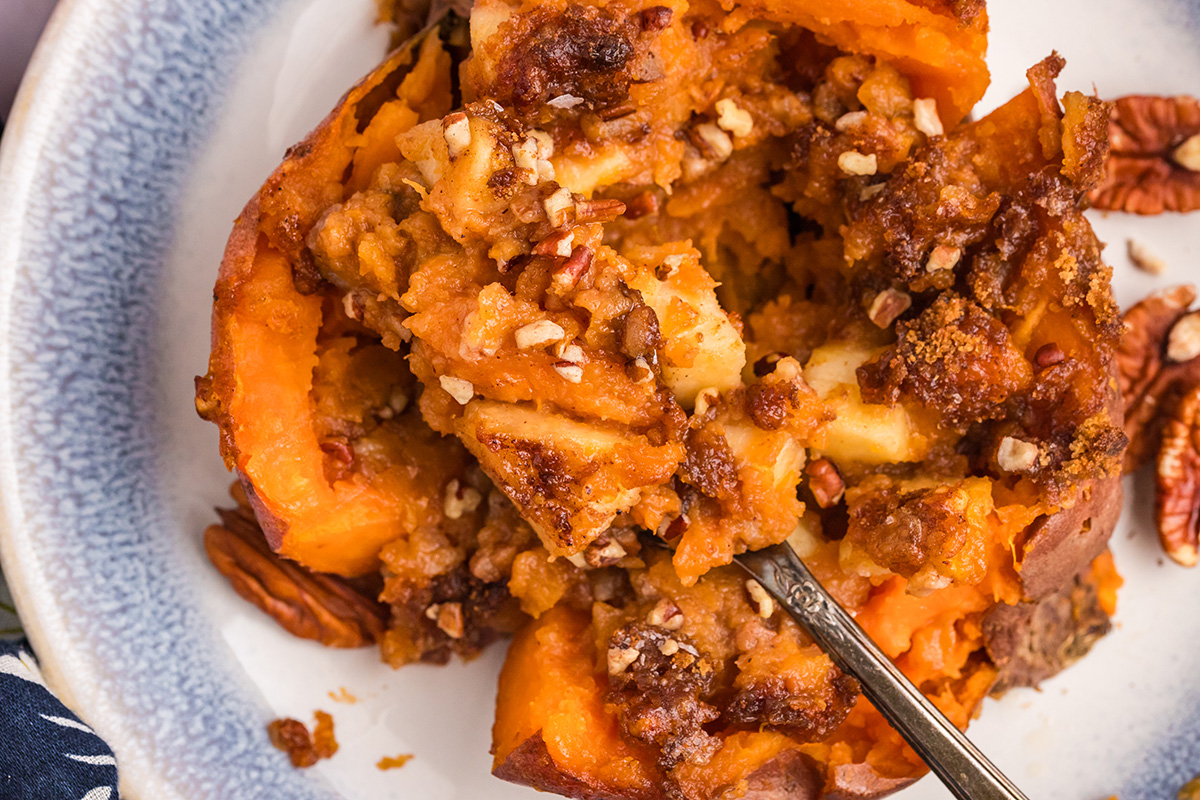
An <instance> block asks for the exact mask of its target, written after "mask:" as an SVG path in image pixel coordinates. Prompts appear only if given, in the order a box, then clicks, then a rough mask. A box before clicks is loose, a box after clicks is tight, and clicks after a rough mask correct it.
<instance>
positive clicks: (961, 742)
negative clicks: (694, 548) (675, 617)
mask: <svg viewBox="0 0 1200 800" xmlns="http://www.w3.org/2000/svg"><path fill="white" fill-rule="evenodd" d="M736 560H737V562H738V564H739V565H740V566H741V567H742V569H744V570H745V571H746V572H748V573H750V574H751V575H752V576H753V577H754V578H755V580H757V581H758V582H759V583H761V584H762V586H763V588H764V589H766V590H767V592H769V593H770V594H771V595H772V596H773V597H774V598H775V599H776V600H777V601H779V602H780V603H782V604H783V606H784V608H786V609H787V610H788V612H789V613H790V614H791V615H792V618H793V619H795V620H796V622H798V623H799V624H800V625H801V627H803V628H804V629H805V630H807V631H808V632H809V634H810V635H811V636H812V637H813V639H815V640H816V642H817V644H818V645H820V646H821V648H822V649H824V650H825V652H827V653H828V654H829V657H830V658H832V659H833V662H834V663H835V664H837V665H838V667H840V668H841V669H842V671H843V672H846V673H847V674H849V675H853V676H854V677H855V678H857V679H858V681H859V683H860V684H862V689H863V694H865V695H866V696H867V699H869V700H870V701H871V702H872V703H873V704H874V705H875V707H876V708H878V709H879V711H880V713H882V714H883V716H884V717H886V718H887V721H888V722H890V723H891V724H892V727H894V728H895V729H896V730H897V731H899V732H900V735H902V736H903V737H904V739H905V741H907V742H908V743H909V745H910V746H911V747H912V748H913V750H915V751H916V752H917V755H919V756H920V757H921V758H922V759H923V760H924V761H925V763H926V764H928V765H929V768H930V769H931V770H932V771H933V772H934V773H935V774H936V775H937V776H938V777H939V778H941V780H942V783H944V784H945V785H946V787H947V788H948V789H949V790H950V791H951V792H952V793H953V794H954V796H955V797H957V798H960V800H1027V798H1026V797H1025V795H1024V794H1022V793H1021V790H1020V789H1018V788H1017V787H1016V786H1014V785H1013V783H1012V782H1011V781H1010V780H1009V779H1008V778H1006V777H1005V776H1004V774H1003V773H1002V772H1000V770H998V769H996V767H995V766H994V765H993V764H992V762H990V761H988V760H987V758H986V757H985V756H984V755H983V753H981V752H979V750H978V749H976V747H975V745H973V744H971V742H970V740H969V739H967V737H966V736H964V735H963V733H962V732H961V731H959V729H958V728H956V727H955V726H954V725H953V724H951V722H950V721H949V720H948V719H946V717H945V716H944V715H943V714H942V712H940V711H939V710H938V709H937V708H936V707H935V706H934V705H933V703H931V702H929V700H928V699H926V697H925V695H923V694H921V692H920V691H919V690H918V689H917V688H916V687H915V686H913V685H912V683H911V682H910V681H909V680H908V678H906V677H904V674H903V673H901V672H900V670H899V669H897V668H896V666H895V665H894V664H893V663H892V662H891V661H890V660H889V659H888V658H887V656H885V655H884V654H883V653H882V652H881V651H880V650H879V648H878V647H877V646H876V645H875V643H874V642H873V641H871V639H870V637H868V636H867V634H866V633H865V632H864V631H863V629H862V628H861V627H859V625H858V623H857V622H855V621H854V619H853V618H852V617H851V616H850V615H849V614H847V613H846V611H845V610H844V609H843V608H842V607H841V606H840V605H838V603H837V601H835V600H834V599H833V598H832V597H831V596H830V595H829V593H828V592H826V591H825V588H824V587H823V586H821V584H820V583H819V582H818V581H817V579H816V578H815V577H813V574H812V573H811V572H809V571H808V568H807V567H806V566H804V564H803V562H801V561H800V558H799V557H798V556H797V555H796V553H795V552H794V551H793V550H792V548H791V547H789V546H788V545H786V544H782V545H775V546H773V547H767V548H764V549H762V550H758V551H755V552H753V553H744V554H743V555H740V556H738V557H737V559H736Z"/></svg>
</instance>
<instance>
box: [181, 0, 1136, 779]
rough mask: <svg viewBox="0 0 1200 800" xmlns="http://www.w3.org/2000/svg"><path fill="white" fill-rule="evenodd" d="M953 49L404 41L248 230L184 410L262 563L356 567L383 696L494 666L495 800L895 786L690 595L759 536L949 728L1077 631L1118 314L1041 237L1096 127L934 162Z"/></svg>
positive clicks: (1074, 220)
mask: <svg viewBox="0 0 1200 800" xmlns="http://www.w3.org/2000/svg"><path fill="white" fill-rule="evenodd" d="M835 6H836V7H835ZM985 28H986V15H985V14H984V12H983V10H982V7H981V6H979V7H978V8H977V7H976V6H975V4H971V3H950V4H945V3H931V2H920V3H907V2H902V0H868V1H867V2H863V3H855V4H848V5H847V4H841V5H839V4H829V3H825V2H821V0H801V2H769V1H768V0H755V2H752V3H744V4H742V5H740V6H739V7H738V8H737V9H736V10H734V11H732V12H729V11H727V10H726V9H725V8H724V7H723V6H722V5H720V4H718V3H715V2H707V0H698V2H695V3H685V2H682V0H680V1H678V2H675V1H674V0H671V1H670V2H666V3H664V4H662V5H649V4H647V3H645V2H635V1H634V0H616V1H615V2H609V3H579V2H563V1H561V0H547V1H546V2H539V3H523V4H520V5H516V4H512V3H507V2H501V1H500V0H481V2H479V3H478V4H477V5H476V6H475V8H474V10H473V11H472V14H471V24H470V32H469V33H470V36H469V52H468V49H467V48H468V37H467V36H466V35H465V34H466V31H465V30H464V29H462V28H461V27H456V26H455V25H454V24H453V23H443V24H441V25H440V26H439V27H437V28H435V29H434V30H432V31H430V32H427V33H426V34H424V35H423V37H421V38H420V39H419V40H418V42H417V44H415V45H412V46H410V47H409V48H407V49H405V50H402V51H400V52H399V53H398V54H396V55H394V56H392V57H391V58H390V59H389V60H388V62H386V63H385V64H384V65H383V66H382V67H381V68H380V69H379V70H378V71H376V72H375V73H373V74H372V75H371V76H370V77H368V78H367V79H366V81H364V83H363V84H361V85H360V86H358V87H356V88H355V89H354V90H352V91H351V92H350V94H348V95H347V97H346V99H345V100H344V101H343V103H342V104H341V105H340V106H339V108H338V110H336V111H335V112H334V114H333V115H332V116H331V117H330V118H328V119H327V120H326V121H325V123H323V124H322V126H321V127H320V128H319V129H318V130H317V131H316V132H314V134H313V135H312V136H310V137H309V139H308V140H306V141H305V142H304V143H302V144H301V145H299V146H298V147H297V148H296V149H294V150H293V152H292V153H291V154H289V158H288V160H287V161H286V162H285V163H284V164H283V165H282V166H281V167H280V169H279V170H278V171H277V172H276V174H275V175H274V176H272V178H271V179H270V180H269V181H268V183H267V185H266V186H265V187H264V189H263V190H262V192H260V194H259V195H258V197H256V198H255V200H253V201H252V202H251V204H250V205H249V206H248V207H247V209H246V211H245V212H244V214H243V216H242V218H241V219H240V220H239V222H238V226H237V229H236V230H235V233H234V236H233V238H232V239H231V242H230V247H229V252H228V254H227V256H226V259H225V263H224V264H223V266H222V273H221V277H220V280H219V282H218V287H217V302H216V307H215V309H214V350H213V357H212V361H211V363H210V372H209V375H208V376H206V377H205V378H203V379H201V380H200V381H199V384H198V401H197V402H198V406H199V407H200V409H201V411H202V413H204V414H205V415H206V416H207V417H208V418H210V419H213V420H214V421H215V422H217V423H218V425H219V426H220V427H221V430H222V447H223V452H224V454H225V456H226V459H227V461H228V462H229V463H230V465H231V466H232V467H233V468H235V469H236V470H237V471H238V473H239V475H240V476H241V478H242V480H243V482H244V484H245V485H246V487H247V495H248V496H249V498H250V500H251V502H253V503H254V504H255V510H256V512H257V514H258V518H259V520H260V522H261V524H262V527H263V530H264V531H265V533H266V536H267V538H268V540H269V541H270V543H271V545H272V547H273V548H275V549H276V550H278V551H279V552H281V553H282V554H283V555H285V556H288V557H290V558H293V559H295V560H297V561H299V562H301V563H302V564H304V565H306V566H308V567H310V568H312V569H316V570H323V571H330V572H337V573H340V574H343V575H359V574H364V573H368V572H371V571H374V570H377V569H378V570H380V571H381V572H382V574H383V578H384V589H383V594H382V598H381V599H383V600H384V601H385V602H387V603H388V604H389V605H390V606H391V610H392V617H391V622H390V624H389V627H388V630H387V631H386V632H384V634H383V635H382V637H380V638H381V643H382V647H383V652H384V656H385V658H386V659H387V660H388V661H389V662H390V663H392V664H393V665H397V666H398V665H401V664H405V663H409V662H412V661H417V660H424V661H435V662H438V661H444V660H445V659H447V658H448V657H449V656H450V654H451V653H459V654H461V655H464V656H469V655H472V654H474V653H476V652H478V651H479V649H480V648H482V647H483V646H485V645H486V644H487V643H488V642H489V641H491V640H492V639H494V638H495V637H496V636H498V635H500V634H503V633H507V632H511V631H514V630H516V629H517V628H519V627H522V626H524V629H523V630H522V631H521V632H520V633H519V635H518V636H517V639H516V640H515V642H514V644H513V647H512V650H511V652H510V655H509V658H508V661H507V663H506V666H505V669H504V672H503V675H502V678H501V686H500V693H499V696H498V706H497V718H496V726H495V729H494V735H495V744H494V747H495V755H496V765H495V769H496V774H497V775H499V776H501V777H503V778H506V779H508V780H514V781H518V782H522V783H526V784H529V785H532V786H535V787H537V788H541V789H547V790H551V791H556V792H559V793H562V794H568V795H571V796H576V797H630V798H657V797H668V796H670V797H686V798H692V799H694V800H708V799H709V798H717V797H727V796H729V797H732V796H752V797H754V796H757V797H772V798H774V797H782V796H797V797H809V798H814V800H815V798H819V797H847V798H849V797H855V798H859V797H874V796H881V795H883V794H886V793H888V792H891V791H894V790H895V789H897V788H899V787H901V786H903V785H906V784H907V783H908V782H910V781H912V780H914V779H915V778H916V777H918V776H919V775H920V774H921V773H922V772H923V771H924V767H923V765H922V764H921V763H920V761H919V760H918V759H917V758H916V756H915V755H914V754H913V753H912V752H911V751H910V750H909V749H908V748H907V747H906V746H905V745H904V743H903V742H902V741H901V740H900V738H899V736H898V735H897V734H896V733H895V732H894V731H892V730H891V729H890V728H889V727H888V726H887V725H886V723H885V722H884V721H883V719H882V718H881V717H880V716H879V715H878V714H877V713H876V712H875V711H874V709H872V708H871V707H870V705H869V704H868V703H866V701H864V700H862V699H861V698H860V697H859V696H858V694H857V687H856V684H855V683H854V681H853V680H852V679H850V678H849V677H847V676H845V675H843V674H841V673H840V672H839V671H838V670H837V669H836V668H835V667H834V666H833V664H832V663H831V662H830V660H829V659H828V657H827V656H825V655H824V654H823V653H822V652H821V651H820V650H819V649H818V648H817V647H816V646H815V645H814V644H813V643H812V642H811V641H810V640H809V639H808V637H807V636H806V635H804V634H803V632H801V631H800V630H799V629H798V628H797V627H796V626H795V625H794V624H793V623H792V622H791V620H790V619H787V618H784V617H783V616H782V615H781V614H780V613H779V612H778V611H777V610H776V609H774V608H773V606H772V605H771V604H770V602H769V600H767V599H764V597H763V596H762V595H761V593H760V592H758V591H756V584H753V583H751V584H746V583H745V582H744V581H743V580H742V578H741V577H740V575H738V574H737V573H736V572H735V571H734V570H733V569H732V568H731V567H729V566H728V564H729V562H730V560H731V559H732V558H733V556H734V555H735V554H736V553H738V552H743V551H745V550H747V549H752V548H758V547H762V546H765V545H769V544H773V543H777V542H782V541H785V540H787V541H790V542H791V543H792V544H793V546H794V547H796V549H797V550H798V551H799V552H800V554H801V556H802V557H803V558H804V559H805V561H806V563H808V564H809V566H810V567H811V568H812V569H813V570H814V572H815V573H816V574H817V575H818V577H819V578H820V579H821V580H822V582H823V583H824V584H825V585H826V586H827V587H828V588H829V589H830V590H831V591H832V592H833V593H834V595H835V596H836V597H837V598H838V600H839V601H840V602H841V603H842V604H843V605H845V606H846V607H847V608H848V609H850V610H851V611H852V612H853V613H854V614H855V615H856V616H857V618H858V619H859V621H860V623H861V624H862V625H863V626H864V628H865V629H866V630H867V631H868V633H870V634H871V635H872V637H873V638H874V639H875V640H876V641H877V642H878V643H879V644H880V646H881V648H882V649H883V650H884V652H885V653H886V654H887V655H888V656H890V657H892V658H893V659H894V660H895V661H896V662H897V664H898V665H899V666H900V667H901V669H902V670H904V671H905V672H906V674H908V675H909V677H910V678H911V679H912V680H913V681H914V683H916V684H917V685H918V686H919V687H920V688H921V689H922V690H923V691H924V692H926V693H927V694H928V695H929V696H930V697H931V698H933V700H934V702H935V703H936V704H938V705H939V706H940V707H941V708H942V709H943V710H944V711H945V712H946V713H947V715H948V716H949V717H950V718H951V719H952V720H953V721H954V722H955V723H956V724H958V725H961V726H964V727H965V725H966V724H967V722H968V720H969V719H970V718H971V716H972V715H973V713H974V712H975V710H976V708H977V707H978V704H979V702H980V701H981V699H982V698H983V697H984V696H985V695H986V694H987V693H988V692H989V691H992V690H993V689H1006V688H1009V687H1011V686H1016V685H1023V684H1026V683H1030V682H1035V681H1037V680H1039V679H1041V678H1042V677H1045V676H1046V675H1048V674H1051V673H1053V672H1054V671H1056V670H1057V669H1060V668H1061V667H1063V666H1065V665H1066V664H1067V663H1069V662H1070V661H1071V660H1072V659H1074V658H1076V657H1078V656H1079V655H1081V654H1082V653H1083V652H1084V651H1086V649H1087V647H1088V646H1089V645H1090V643H1091V642H1092V641H1093V640H1094V638H1095V637H1096V636H1097V635H1099V634H1100V633H1102V632H1103V630H1104V627H1105V624H1106V620H1107V613H1109V612H1110V611H1111V608H1110V606H1111V603H1109V604H1108V605H1106V602H1108V601H1107V600H1106V599H1105V598H1110V597H1111V594H1112V591H1113V588H1112V583H1113V581H1112V580H1111V575H1109V572H1108V571H1106V570H1105V569H1104V568H1103V564H1104V556H1103V550H1104V545H1105V543H1106V541H1107V538H1108V536H1109V535H1110V533H1111V529H1112V524H1113V522H1114V520H1115V512H1116V509H1117V508H1118V507H1119V489H1116V488H1114V487H1119V484H1118V483H1117V480H1118V478H1117V477H1116V475H1117V473H1118V462H1119V460H1120V454H1121V450H1122V447H1123V444H1124V442H1123V437H1122V434H1121V432H1120V429H1121V425H1120V423H1121V409H1120V404H1119V398H1117V396H1116V394H1115V392H1114V391H1113V389H1112V385H1111V374H1112V367H1111V362H1112V350H1113V347H1114V344H1115V341H1116V336H1117V333H1118V320H1117V317H1116V313H1115V306H1114V304H1113V301H1112V297H1111V292H1110V290H1109V287H1108V279H1109V275H1108V272H1107V269H1106V268H1105V267H1104V265H1103V263H1102V262H1101V261H1100V256H1099V254H1100V249H1099V244H1098V242H1097V241H1096V239H1095V237H1094V235H1093V233H1092V231H1091V228H1090V227H1089V226H1088V224H1087V222H1086V220H1084V218H1083V217H1082V214H1081V212H1080V207H1081V205H1080V199H1081V197H1082V196H1083V194H1084V193H1085V192H1086V191H1087V189H1088V188H1089V187H1090V186H1092V185H1094V183H1095V180H1096V178H1097V174H1098V170H1099V168H1100V165H1101V164H1102V163H1103V149H1104V130H1105V128H1104V120H1105V119H1106V114H1105V113H1104V109H1103V105H1102V104H1100V103H1099V102H1098V101H1095V100H1094V99H1091V98H1087V97H1084V96H1082V95H1079V94H1077V93H1075V94H1068V95H1067V97H1066V98H1065V99H1064V106H1065V107H1062V106H1060V105H1059V101H1058V98H1057V97H1056V90H1055V88H1054V84H1053V78H1054V76H1055V75H1056V73H1057V71H1058V69H1060V68H1061V60H1058V59H1056V58H1051V59H1048V60H1047V61H1045V62H1043V63H1042V64H1039V65H1038V66H1036V67H1035V68H1034V69H1033V70H1031V71H1030V76H1029V77H1030V89H1029V90H1028V91H1027V92H1025V93H1023V94H1021V95H1020V96H1018V97H1017V98H1016V99H1014V100H1013V101H1012V102H1011V103H1009V104H1008V105H1006V106H1004V107H1002V108H1001V109H999V110H997V111H996V112H993V113H992V114H990V115H989V116H988V117H986V118H984V119H982V120H980V121H979V122H976V123H972V124H970V125H967V126H963V127H959V128H950V129H949V130H947V131H943V128H944V127H945V128H949V127H950V126H951V125H952V124H953V123H956V122H957V121H958V119H959V118H960V117H961V116H962V114H963V113H964V112H965V111H966V110H967V109H968V108H969V107H970V105H971V104H973V102H974V101H975V100H976V99H977V98H978V96H979V94H981V93H982V90H983V87H984V85H985V83H986V71H985V70H984V69H983V66H982V54H983V49H984V32H985ZM814 459H815V460H814ZM649 535H655V536H657V537H659V538H660V539H661V540H662V541H665V542H666V543H667V546H668V548H669V549H670V550H671V552H670V553H665V552H662V551H660V550H657V549H651V548H648V547H645V546H644V545H645V543H646V540H645V537H646V536H649ZM1089 565H1092V567H1091V569H1090V570H1089Z"/></svg>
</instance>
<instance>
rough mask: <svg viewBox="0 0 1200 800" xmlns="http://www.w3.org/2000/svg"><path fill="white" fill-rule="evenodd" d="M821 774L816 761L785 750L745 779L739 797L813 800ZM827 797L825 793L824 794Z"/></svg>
mask: <svg viewBox="0 0 1200 800" xmlns="http://www.w3.org/2000/svg"><path fill="white" fill-rule="evenodd" d="M824 784H825V776H824V775H823V774H822V771H821V769H820V768H819V767H818V766H817V764H816V762H815V761H813V759H811V758H810V757H808V756H806V755H805V754H804V753H801V752H799V751H798V750H785V751H784V752H782V753H780V754H779V755H777V756H775V758H773V759H771V760H770V761H768V762H767V763H766V764H764V765H763V766H761V767H759V768H758V769H756V770H755V771H754V772H752V773H750V777H749V778H747V779H746V793H745V794H744V795H742V796H741V797H742V800H810V798H811V800H816V798H819V797H821V791H822V789H823V788H824ZM826 797H829V795H826Z"/></svg>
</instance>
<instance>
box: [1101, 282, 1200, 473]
mask: <svg viewBox="0 0 1200 800" xmlns="http://www.w3.org/2000/svg"><path fill="white" fill-rule="evenodd" d="M1195 299H1196V292H1195V290H1194V289H1193V288H1192V287H1190V286H1176V287H1174V288H1171V289H1164V290H1163V291H1160V292H1155V293H1154V294H1152V295H1150V296H1149V297H1147V298H1146V299H1145V300H1143V301H1141V302H1140V303H1138V304H1137V305H1135V306H1133V307H1132V308H1131V309H1129V311H1127V312H1126V313H1125V333H1124V335H1123V336H1122V337H1121V344H1120V347H1118V348H1117V352H1116V356H1115V361H1116V365H1117V379H1118V382H1119V385H1120V387H1121V394H1122V396H1123V397H1124V398H1125V435H1126V436H1128V437H1129V449H1128V450H1127V451H1126V452H1125V471H1126V472H1133V471H1134V470H1136V469H1137V468H1138V467H1140V466H1141V465H1142V464H1144V463H1146V461H1148V460H1149V459H1150V457H1151V455H1152V454H1153V453H1154V452H1155V451H1156V450H1157V449H1158V442H1159V439H1160V436H1161V433H1162V427H1163V424H1164V423H1165V422H1166V420H1167V419H1168V418H1169V417H1170V415H1171V414H1172V412H1173V409H1174V407H1175V406H1176V405H1177V404H1178V402H1179V398H1180V397H1181V396H1182V395H1184V394H1185V393H1186V392H1187V391H1188V389H1189V388H1190V387H1192V386H1195V385H1197V384H1200V359H1190V360H1186V361H1172V360H1170V359H1168V358H1167V349H1168V342H1169V341H1170V338H1171V332H1172V331H1173V330H1174V329H1175V326H1176V324H1177V323H1179V321H1180V320H1182V319H1184V318H1185V317H1186V316H1187V314H1188V307H1189V306H1190V305H1191V304H1192V301H1193V300H1195ZM1176 338H1177V339H1178V338H1179V337H1176Z"/></svg>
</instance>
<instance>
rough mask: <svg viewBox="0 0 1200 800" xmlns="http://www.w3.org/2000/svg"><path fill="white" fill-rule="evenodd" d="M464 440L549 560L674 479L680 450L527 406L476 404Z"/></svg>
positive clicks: (578, 546) (462, 424) (465, 419)
mask: <svg viewBox="0 0 1200 800" xmlns="http://www.w3.org/2000/svg"><path fill="white" fill-rule="evenodd" d="M458 425H459V428H458V433H459V436H460V437H461V438H462V440H463V443H464V444H465V445H466V446H467V449H468V450H470V451H471V452H472V453H473V454H474V455H475V457H476V458H478V459H479V463H480V466H482V467H483V469H484V471H485V472H487V474H488V475H489V476H490V477H491V478H492V480H493V481H495V482H496V484H497V485H498V486H499V487H500V488H501V489H503V490H504V492H505V493H506V494H507V495H508V496H509V498H510V499H511V500H512V501H513V503H515V504H516V506H517V508H518V509H519V510H520V511H521V515H522V516H523V517H524V518H525V519H526V520H527V521H528V522H529V524H530V525H531V526H533V528H534V530H535V531H536V532H537V534H538V536H539V537H541V539H542V542H543V543H544V544H545V545H546V549H547V550H549V551H550V552H551V553H552V554H554V555H564V556H565V555H572V554H574V553H578V552H579V551H580V550H582V549H583V548H584V547H586V546H587V545H588V544H589V543H590V542H591V541H592V540H594V539H595V538H596V537H597V536H599V535H600V534H601V533H603V532H604V531H605V530H606V529H607V528H608V526H609V525H610V524H611V523H612V520H613V517H615V516H616V515H617V514H618V513H620V512H623V511H626V510H628V509H629V508H630V507H631V506H633V505H634V504H635V503H636V502H637V501H638V500H640V499H641V497H642V494H643V492H644V491H646V490H648V489H650V488H652V487H655V486H658V485H660V484H663V483H666V482H667V481H668V480H670V479H671V475H672V474H673V473H674V472H675V469H676V467H677V466H678V464H679V462H680V461H681V460H682V459H683V455H684V452H683V446H682V445H680V444H671V443H668V444H664V445H660V446H655V445H653V444H651V442H650V441H649V440H648V439H647V438H646V437H644V436H639V435H637V434H634V433H628V432H621V431H614V430H610V429H608V428H604V427H601V426H600V425H595V424H589V423H583V422H578V421H576V420H573V419H570V418H569V417H566V416H563V415H561V414H556V413H553V412H549V411H546V410H540V411H539V410H537V409H535V408H533V407H532V406H525V405H516V404H512V403H499V402H494V401H485V400H475V401H472V402H471V403H470V404H469V405H468V406H467V408H466V411H465V413H464V414H463V416H462V418H461V420H460V421H459V423H458Z"/></svg>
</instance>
